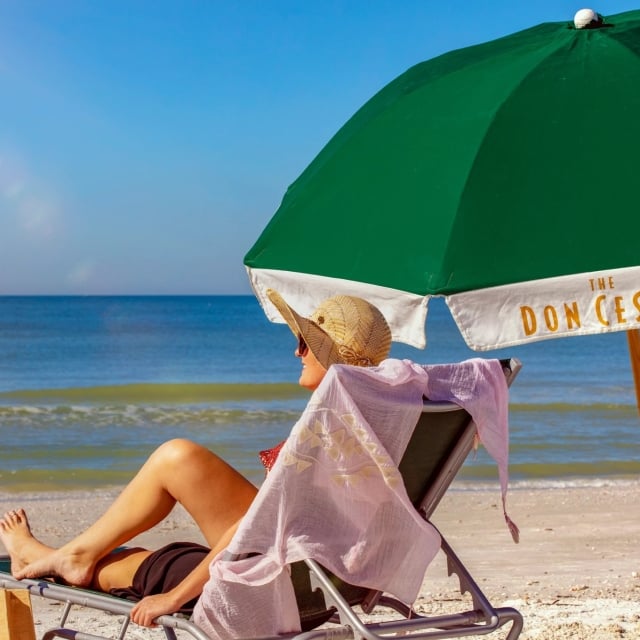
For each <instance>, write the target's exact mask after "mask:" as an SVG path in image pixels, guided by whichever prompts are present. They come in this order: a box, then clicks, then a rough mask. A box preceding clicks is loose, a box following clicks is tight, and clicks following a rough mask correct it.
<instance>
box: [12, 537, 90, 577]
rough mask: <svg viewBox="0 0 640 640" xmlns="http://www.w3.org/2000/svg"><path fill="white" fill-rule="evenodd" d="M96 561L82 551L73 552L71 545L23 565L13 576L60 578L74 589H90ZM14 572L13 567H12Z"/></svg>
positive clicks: (53, 550)
mask: <svg viewBox="0 0 640 640" xmlns="http://www.w3.org/2000/svg"><path fill="white" fill-rule="evenodd" d="M95 566H96V561H95V560H93V559H90V558H89V557H88V556H87V555H86V554H84V553H83V552H82V551H78V550H73V549H72V548H71V547H70V545H66V546H64V547H60V548H59V549H52V550H51V552H50V553H47V554H46V555H44V556H42V557H40V558H38V559H37V560H34V561H33V562H29V563H28V564H25V565H23V566H22V567H21V568H20V569H19V570H18V571H16V572H15V573H13V575H14V576H15V577H16V578H17V579H18V580H22V579H23V578H44V577H52V578H59V579H60V580H61V581H62V582H64V583H65V584H70V585H73V586H74V587H89V586H90V585H91V582H92V580H93V572H94V570H95ZM12 572H13V566H12Z"/></svg>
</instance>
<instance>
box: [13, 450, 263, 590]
mask: <svg viewBox="0 0 640 640" xmlns="http://www.w3.org/2000/svg"><path fill="white" fill-rule="evenodd" d="M256 492H257V489H256V487H255V486H254V485H252V484H251V483H250V482H249V481H248V480H247V479H246V478H245V477H244V476H242V475H241V474H240V473H238V472H237V471H236V470H235V469H233V467H231V466H229V465H228V464H227V463H226V462H225V461H224V460H222V459H221V458H219V457H218V456H216V455H215V454H214V453H212V452H211V451H209V450H208V449H206V448H204V447H202V446H200V445H198V444H196V443H194V442H190V441H189V440H183V439H176V440H170V441H169V442H166V443H165V444H163V445H161V446H160V447H158V449H156V450H155V451H154V452H153V453H152V454H151V456H150V457H149V459H148V460H147V462H146V463H145V464H144V465H143V466H142V468H141V469H140V471H139V472H138V473H137V475H136V476H135V477H134V479H133V480H132V481H131V482H130V483H129V484H128V485H127V486H126V487H125V489H124V490H123V491H122V493H121V494H120V495H119V496H118V497H117V498H116V500H115V501H114V502H113V503H112V504H111V506H110V507H109V508H108V509H107V511H106V512H105V513H104V514H103V515H102V516H101V517H100V518H99V519H98V520H97V521H96V522H95V523H94V524H93V525H91V526H90V527H89V528H88V529H86V531H84V532H83V533H81V534H80V535H79V536H78V537H76V538H75V539H74V540H72V541H71V542H69V543H67V544H65V545H64V546H63V547H60V549H57V550H54V551H52V552H51V553H48V554H47V555H46V556H44V557H42V558H40V559H38V560H36V561H33V562H31V563H29V564H27V565H26V566H23V567H21V568H20V569H19V570H18V571H17V572H16V574H15V576H16V577H17V578H19V579H20V578H35V577H40V576H48V575H55V576H58V577H60V578H62V579H63V580H65V581H66V582H68V583H69V584H74V585H77V586H89V585H90V584H91V583H92V580H93V575H94V571H95V568H96V565H97V563H98V561H99V560H101V559H102V558H103V557H104V556H105V555H106V554H108V553H109V552H110V551H111V550H112V549H114V548H116V547H117V546H119V545H121V544H123V543H124V542H127V541H128V540H130V539H131V538H133V537H134V536H136V535H138V534H139V533H142V532H143V531H146V530H148V529H150V528H151V527H153V526H154V525H156V524H157V523H158V522H160V521H161V520H162V519H163V518H165V517H166V516H167V515H168V513H169V512H170V511H171V509H172V508H173V506H174V505H175V503H176V502H179V503H181V504H182V505H183V506H184V508H185V509H186V510H187V511H188V512H189V513H190V514H191V516H192V517H193V519H194V520H195V522H196V524H197V525H198V527H199V528H200V530H201V531H202V533H203V535H204V537H205V539H206V541H207V543H208V544H209V546H210V547H212V548H215V547H217V546H218V543H219V541H220V540H221V538H223V537H224V536H225V534H226V532H228V530H229V529H230V528H231V527H233V526H235V524H236V523H237V522H238V521H239V520H240V519H241V518H242V516H243V515H244V514H245V513H246V511H247V509H248V508H249V505H250V504H251V502H252V501H253V498H254V497H255V495H256Z"/></svg>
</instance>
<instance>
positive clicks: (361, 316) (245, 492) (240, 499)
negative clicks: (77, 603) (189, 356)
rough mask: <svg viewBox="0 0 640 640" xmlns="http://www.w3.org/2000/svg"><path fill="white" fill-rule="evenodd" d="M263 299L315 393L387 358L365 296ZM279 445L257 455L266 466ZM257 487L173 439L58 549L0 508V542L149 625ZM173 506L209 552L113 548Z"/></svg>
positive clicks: (186, 585) (24, 566) (17, 571)
mask: <svg viewBox="0 0 640 640" xmlns="http://www.w3.org/2000/svg"><path fill="white" fill-rule="evenodd" d="M268 295H269V298H270V300H271V302H272V303H273V304H274V305H275V307H276V308H277V309H278V311H279V312H280V313H281V315H282V317H283V318H284V320H285V321H286V322H287V324H288V325H289V327H290V329H291V331H292V332H293V333H294V335H296V336H297V338H298V346H297V348H296V351H295V355H296V356H297V357H299V358H300V359H301V362H302V372H301V374H300V379H299V384H300V385H301V386H303V387H305V388H307V389H309V390H311V391H313V390H315V389H316V388H317V387H318V385H319V384H320V383H321V382H322V379H323V378H324V376H325V374H326V372H327V369H328V368H329V367H330V366H331V365H332V364H336V363H341V364H351V365H355V366H374V365H377V364H379V363H380V362H381V361H382V360H384V359H385V358H386V357H387V355H388V353H389V349H390V347H391V332H390V330H389V327H388V325H387V323H386V321H385V319H384V317H383V316H382V314H381V313H380V311H379V310H378V309H377V308H376V307H374V306H373V305H371V304H369V303H368V302H366V301H365V300H362V299H360V298H355V297H352V296H342V295H339V296H334V297H332V298H329V299H327V300H325V301H324V302H323V303H322V304H320V306H319V307H318V308H317V309H316V310H315V311H314V313H313V314H312V315H311V316H310V317H308V318H306V317H304V316H301V315H300V314H298V313H297V312H296V311H294V310H293V309H292V308H291V307H290V306H289V305H288V304H287V303H286V302H285V301H284V300H283V299H282V297H281V296H280V295H279V294H278V293H277V292H275V291H273V290H269V291H268ZM280 446H281V445H278V446H277V447H274V449H272V450H269V451H266V452H261V458H262V460H263V463H264V464H265V466H266V467H267V469H269V468H270V466H271V465H272V464H273V463H274V462H275V459H276V457H277V453H278V451H279V447H280ZM203 488H206V491H205V490H203ZM257 491H258V490H257V488H256V487H255V486H254V485H253V484H251V483H250V482H249V481H248V480H247V479H246V478H245V477H244V476H242V475H241V474H240V473H238V472H237V471H236V470H235V469H233V467H231V466H229V465H228V464H227V463H226V462H225V461H224V460H222V459H221V458H219V457H218V456H217V455H216V454H214V453H213V452H211V451H209V450H208V449H205V448H204V447H202V446H200V445H198V444H196V443H194V442H191V441H188V440H184V439H175V440H170V441H168V442H166V443H164V444H163V445H161V446H160V447H159V448H158V449H156V451H154V452H153V453H152V454H151V456H150V457H149V459H148V460H147V462H146V463H145V464H144V465H143V466H142V468H141V469H140V471H139V472H138V473H137V475H136V476H135V477H134V478H133V480H132V481H131V482H130V483H129V484H128V485H127V486H126V487H125V489H124V490H123V491H122V493H121V494H120V495H119V496H118V497H117V498H116V500H115V501H114V502H113V504H112V505H111V506H110V507H109V508H108V509H107V511H106V512H105V513H104V514H103V515H102V516H101V517H100V518H99V519H98V520H97V521H96V522H95V523H94V524H93V525H91V526H90V527H89V528H88V529H86V530H85V531H84V532H83V533H81V534H80V535H79V536H78V537H76V538H75V539H73V540H72V541H71V542H69V543H67V544H65V545H64V546H62V547H60V548H58V549H54V548H52V547H49V546H47V545H45V544H43V543H42V542H40V541H39V540H38V539H37V538H35V537H34V536H33V535H32V533H31V530H30V527H29V522H28V519H27V516H26V514H25V512H24V510H22V509H19V510H17V511H10V512H8V513H6V514H4V517H3V519H2V520H0V539H1V540H2V542H3V544H4V545H5V547H6V548H7V551H8V552H9V554H10V556H11V570H12V573H13V575H14V576H15V577H16V578H18V579H22V578H36V577H42V576H56V577H58V578H60V579H62V580H63V581H64V582H66V583H68V584H72V585H76V586H82V587H91V588H94V589H98V590H101V591H107V592H112V593H117V594H120V595H128V596H129V597H132V598H133V599H137V598H142V599H141V600H140V601H139V602H138V603H137V604H136V606H135V607H134V608H133V610H132V612H131V618H132V620H133V621H134V622H136V623H138V624H140V625H143V626H150V625H151V624H152V621H153V620H154V619H155V618H156V617H158V616H159V615H162V614H166V613H173V612H175V611H179V610H180V609H181V608H184V607H185V605H187V607H186V608H189V607H190V606H192V603H193V602H194V601H195V599H197V597H198V596H199V594H200V593H201V591H202V588H203V586H204V584H205V582H206V581H207V579H208V577H209V564H210V562H211V560H212V559H213V558H214V557H215V556H216V555H217V554H218V553H219V552H220V551H221V550H222V549H224V548H225V547H226V546H227V545H228V543H229V541H230V540H231V538H232V536H233V534H234V532H235V530H236V529H237V527H238V524H239V522H240V520H241V519H242V517H243V516H244V514H245V513H246V512H247V509H248V508H249V506H250V504H251V502H252V501H253V499H254V497H255V495H256V493H257ZM176 502H179V503H180V504H182V506H183V507H184V508H185V509H186V510H187V511H188V512H189V514H190V515H191V516H192V517H193V519H194V520H195V522H196V524H197V525H198V527H199V528H200V530H201V531H202V533H203V535H204V538H205V540H206V541H207V544H208V548H205V547H202V546H200V545H195V544H190V543H174V544H171V545H168V546H167V547H164V548H163V549H160V550H158V551H156V552H152V551H149V550H147V549H141V548H132V549H127V550H125V551H116V552H114V551H113V550H114V549H116V548H117V547H118V546H120V545H122V544H124V543H126V542H127V541H128V540H130V539H131V538H133V537H135V536H136V535H138V534H140V533H142V532H144V531H146V530H148V529H150V528H151V527H153V526H154V525H156V524H158V523H159V522H160V521H161V520H162V519H164V518H165V517H166V516H167V515H168V514H169V512H170V511H171V509H172V508H173V507H174V505H175V504H176Z"/></svg>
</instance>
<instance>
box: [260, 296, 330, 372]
mask: <svg viewBox="0 0 640 640" xmlns="http://www.w3.org/2000/svg"><path fill="white" fill-rule="evenodd" d="M266 294H267V296H268V297H269V300H271V302H272V303H273V305H274V306H275V308H276V309H277V310H278V312H279V313H280V315H281V316H282V318H283V320H284V321H285V322H286V323H287V325H288V326H289V329H291V331H292V332H293V335H294V336H296V338H297V337H298V335H301V336H302V337H303V339H304V341H305V342H306V343H307V346H308V347H309V350H310V351H311V353H313V355H314V356H315V358H316V360H317V361H318V362H319V363H320V364H321V365H322V366H323V367H324V368H325V369H328V368H329V367H330V366H331V365H332V364H338V363H340V362H341V359H340V355H339V353H338V345H336V343H335V342H334V341H333V339H332V338H331V336H330V335H329V334H328V333H327V332H326V331H324V330H323V329H321V328H320V327H319V326H318V325H317V324H316V323H315V322H313V320H310V319H309V318H305V317H304V316H302V315H300V314H299V313H298V312H297V311H296V310H295V309H292V308H291V307H290V306H289V305H288V304H287V303H286V302H285V300H284V298H283V297H282V296H281V295H280V294H279V293H278V292H277V291H275V290H274V289H267V291H266Z"/></svg>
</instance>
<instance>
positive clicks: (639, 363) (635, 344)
mask: <svg viewBox="0 0 640 640" xmlns="http://www.w3.org/2000/svg"><path fill="white" fill-rule="evenodd" d="M627 340H628V341H629V357H630V358H631V371H633V381H634V383H635V387H636V404H637V405H638V412H640V329H631V330H630V331H627Z"/></svg>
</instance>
